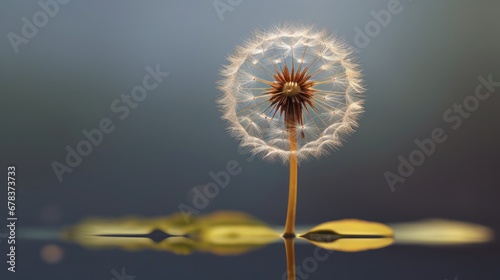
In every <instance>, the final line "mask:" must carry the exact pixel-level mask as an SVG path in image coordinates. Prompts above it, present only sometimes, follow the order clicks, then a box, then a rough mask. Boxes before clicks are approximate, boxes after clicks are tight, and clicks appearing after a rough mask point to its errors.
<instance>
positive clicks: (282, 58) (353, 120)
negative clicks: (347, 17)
mask: <svg viewBox="0 0 500 280" xmlns="http://www.w3.org/2000/svg"><path fill="white" fill-rule="evenodd" d="M227 60H228V64H227V65H224V66H223V69H222V70H221V76H222V79H221V80H220V81H219V89H220V90H221V91H222V92H223V93H224V94H223V96H222V97H221V98H220V99H219V100H218V102H219V104H220V106H221V111H222V113H223V119H225V120H226V121H227V127H228V131H229V132H230V134H231V135H233V136H234V137H235V138H237V139H238V140H239V142H240V145H241V146H242V147H244V148H246V149H248V150H249V151H250V152H252V153H253V154H256V155H260V156H261V157H262V158H264V159H269V160H279V161H280V162H282V163H285V164H287V163H290V195H289V205H288V216H287V225H286V229H285V235H294V229H293V228H294V224H295V204H296V187H297V186H296V184H297V165H298V161H302V160H306V159H309V158H319V157H321V156H323V155H326V154H329V152H331V151H332V150H334V149H335V148H338V147H339V146H341V145H342V142H343V141H344V140H345V138H346V136H348V135H349V134H351V133H352V132H354V128H355V127H356V126H357V119H358V117H359V116H360V114H361V113H362V112H363V99H362V93H363V92H364V91H365V89H364V87H363V82H362V79H361V71H360V68H359V66H358V65H357V64H356V62H355V59H354V57H353V54H352V51H351V49H350V47H349V46H348V45H346V44H345V43H343V42H342V41H341V40H339V39H338V37H336V36H333V35H329V34H328V33H327V32H326V31H325V30H318V29H316V28H315V27H314V26H299V25H296V24H285V25H278V26H275V27H273V28H271V29H270V30H259V31H256V32H255V34H254V35H253V36H252V38H251V39H249V40H248V41H247V42H246V43H245V44H244V45H243V46H238V47H237V48H236V50H235V51H234V53H233V54H231V55H230V56H229V57H228V58H227Z"/></svg>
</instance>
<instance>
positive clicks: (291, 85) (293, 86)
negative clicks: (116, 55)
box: [281, 82, 300, 97]
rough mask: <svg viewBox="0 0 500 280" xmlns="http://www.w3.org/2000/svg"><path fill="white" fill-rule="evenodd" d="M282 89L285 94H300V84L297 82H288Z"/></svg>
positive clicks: (289, 95)
mask: <svg viewBox="0 0 500 280" xmlns="http://www.w3.org/2000/svg"><path fill="white" fill-rule="evenodd" d="M281 90H282V91H283V94H284V95H286V96H288V97H292V96H295V95H297V94H299V92H300V86H299V84H297V82H286V83H285V84H284V85H283V87H282V89H281Z"/></svg>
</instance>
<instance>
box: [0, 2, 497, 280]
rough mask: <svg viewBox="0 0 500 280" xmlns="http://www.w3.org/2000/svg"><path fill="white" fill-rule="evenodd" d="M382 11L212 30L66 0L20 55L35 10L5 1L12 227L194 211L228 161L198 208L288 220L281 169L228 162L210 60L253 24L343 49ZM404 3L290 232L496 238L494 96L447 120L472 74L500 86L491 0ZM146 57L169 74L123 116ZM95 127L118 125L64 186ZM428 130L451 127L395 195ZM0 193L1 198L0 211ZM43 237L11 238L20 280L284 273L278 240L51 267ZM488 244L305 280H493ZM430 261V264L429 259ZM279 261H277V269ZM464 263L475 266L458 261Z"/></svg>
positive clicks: (359, 262) (177, 7)
mask: <svg viewBox="0 0 500 280" xmlns="http://www.w3.org/2000/svg"><path fill="white" fill-rule="evenodd" d="M387 3H388V1H369V0H365V1H348V0H342V1H327V0H324V1H319V0H317V1H285V0H281V1H261V0H259V1H250V0H246V1H244V2H243V3H241V4H240V5H238V6H237V7H235V8H234V11H232V12H226V13H224V20H223V21H221V20H220V18H219V16H218V15H217V12H216V10H215V9H214V6H213V4H212V2H210V1H158V0H157V1H153V0H151V1H78V0H73V1H71V2H70V3H68V4H67V5H64V6H61V10H60V11H59V13H58V14H57V15H56V16H55V17H54V18H50V20H49V22H48V24H47V25H46V26H45V27H43V28H40V30H39V32H38V34H37V35H36V36H35V37H34V38H32V39H30V41H29V43H28V44H23V45H21V46H20V47H19V48H20V51H19V53H18V54H16V53H15V52H14V50H13V48H12V46H11V44H10V43H9V40H8V38H7V34H8V33H9V32H15V33H17V34H20V33H21V27H22V24H23V23H22V21H21V18H22V17H24V16H25V17H28V18H30V19H31V17H32V15H33V13H35V12H36V11H38V10H40V7H39V6H38V5H37V4H36V2H35V1H2V2H1V3H0V35H1V36H2V37H1V39H0V56H1V57H0V96H1V101H0V114H1V118H0V127H1V129H2V132H1V136H2V137H1V138H0V143H1V148H0V153H1V154H0V162H1V165H0V166H3V167H4V168H5V166H6V165H7V164H10V163H14V164H16V165H17V168H18V188H19V191H18V194H17V203H18V217H19V219H20V221H19V223H18V224H19V227H21V226H24V227H37V226H57V225H64V224H72V223H76V222H77V221H79V220H80V219H82V218H85V217H87V216H105V217H119V216H124V215H130V214H136V215H143V216H158V215H166V214H170V213H173V212H175V211H177V209H178V205H179V204H180V203H188V204H189V203H190V201H191V196H190V191H191V189H192V188H193V187H195V186H197V185H202V184H205V183H207V182H210V181H211V178H210V176H209V175H208V174H209V172H210V171H215V172H217V171H220V170H223V169H224V167H225V165H226V163H227V162H228V161H229V160H236V161H238V162H239V163H240V164H241V166H242V168H243V172H242V173H241V174H240V175H238V176H235V177H232V178H231V183H230V185H229V186H228V187H227V188H225V189H224V190H223V191H221V193H220V195H219V196H217V197H216V198H215V199H213V200H212V201H211V202H210V204H209V206H208V207H207V208H206V209H204V210H203V213H209V212H211V211H215V210H220V209H232V210H239V211H244V212H247V213H250V214H252V215H254V216H256V217H258V218H261V219H263V220H265V221H266V222H268V223H270V224H276V225H279V224H283V223H284V219H285V211H286V202H287V201H286V199H287V182H288V174H287V173H288V169H287V167H285V166H282V165H280V164H272V163H268V162H264V161H261V160H258V159H255V160H253V161H252V162H247V161H246V158H247V157H248V155H245V154H240V153H239V152H238V147H237V143H236V142H235V141H234V140H233V139H231V137H230V136H229V135H228V133H226V132H225V129H224V123H223V122H222V121H221V120H220V113H219V111H218V109H217V106H216V103H215V100H216V99H217V97H218V96H219V95H220V92H219V91H218V90H217V89H216V86H215V83H216V81H217V79H218V71H219V69H220V66H221V65H222V64H223V63H225V59H224V58H225V56H226V55H227V54H228V53H229V52H230V51H231V50H232V49H233V48H234V46H236V45H237V44H240V43H242V42H243V40H244V38H245V37H248V36H249V35H250V34H251V32H252V30H254V29H255V28H257V27H263V28H267V27H269V26H272V25H273V24H276V23H282V22H285V21H287V20H288V21H297V22H303V23H310V24H315V25H318V26H320V27H326V28H327V29H328V30H329V31H330V32H337V33H339V35H341V36H342V37H343V38H344V39H345V40H346V41H347V42H348V43H350V44H353V43H354V40H353V38H354V36H355V31H354V28H355V27H356V26H357V27H360V28H364V26H365V25H366V24H367V23H368V22H369V21H371V20H373V18H372V16H371V15H370V11H372V10H374V11H379V10H382V9H386V8H387ZM401 5H402V6H403V11H402V12H401V13H400V14H398V15H394V16H393V18H392V20H391V22H390V24H389V25H388V26H387V27H385V28H383V29H382V30H381V32H380V34H379V35H378V36H376V37H375V38H373V39H372V41H371V43H370V44H369V46H367V47H366V48H364V49H362V51H361V53H360V54H359V63H360V64H361V65H362V66H363V72H364V75H365V82H366V85H367V88H368V90H367V92H366V113H365V114H364V115H363V117H362V119H361V120H360V127H359V129H358V130H357V132H356V133H355V134H354V135H352V136H351V137H350V138H349V140H348V141H347V142H346V144H345V145H344V146H343V147H342V148H341V149H340V150H338V151H337V152H335V153H334V154H333V155H331V156H329V157H326V158H323V159H321V160H314V161H310V162H306V163H303V164H301V166H300V170H299V201H298V217H297V222H298V223H299V224H318V223H321V222H324V221H329V220H336V219H341V218H347V217H354V218H360V219H368V220H375V221H380V222H397V221H409V220H415V219H420V218H427V217H441V218H449V219H458V220H465V221H471V222H475V223H480V224H485V225H488V226H490V227H494V228H497V229H500V225H499V223H498V213H499V211H500V206H499V203H498V195H499V194H500V189H499V188H498V182H499V175H498V174H499V172H498V167H499V159H498V156H499V154H500V148H499V145H498V143H499V142H500V133H499V130H498V121H499V120H500V114H499V113H498V108H499V105H500V98H499V97H498V94H499V93H500V89H498V90H497V92H496V93H494V94H493V95H492V97H491V98H489V99H488V100H487V101H485V102H482V103H481V104H480V107H479V109H478V110H477V111H475V112H474V113H472V115H471V117H470V118H469V119H466V120H464V123H463V125H462V126H461V127H460V128H459V129H458V130H452V129H450V125H449V124H448V123H446V122H445V121H444V120H443V117H442V115H443V113H444V112H445V111H446V110H447V109H449V108H450V107H451V106H452V105H453V104H454V103H462V101H463V99H464V98H465V97H467V96H469V95H471V94H473V93H474V90H475V88H476V85H477V84H478V80H477V77H478V76H480V75H482V76H485V77H487V76H488V75H489V74H493V77H494V80H500V68H499V65H500V51H499V50H500V36H499V34H500V20H499V17H498V12H499V11H500V2H498V1H494V0H491V1H486V0H482V1H466V0H463V1H454V0H448V1H408V0H405V1H402V2H401ZM156 64H160V65H161V68H162V70H163V71H166V72H169V73H170V76H169V77H168V78H166V80H165V81H164V82H163V83H162V84H161V85H160V86H159V87H158V88H157V89H155V90H154V91H153V92H151V93H150V94H149V95H148V97H147V98H146V99H145V100H144V101H143V102H141V103H140V104H139V106H138V108H136V109H135V110H132V111H131V114H130V115H129V116H128V118H126V119H125V120H123V121H120V120H118V118H117V114H115V113H113V112H112V111H111V110H110V104H111V102H112V101H113V100H115V99H116V98H119V97H120V95H121V94H122V93H130V90H131V89H132V88H133V87H134V86H136V85H139V84H140V83H141V81H142V78H143V76H144V75H145V73H146V72H145V70H144V68H145V67H146V66H148V65H151V66H155V65H156ZM105 117H108V118H110V119H112V120H113V122H114V123H115V125H116V129H115V131H114V132H112V133H111V134H108V135H106V136H105V138H104V141H103V143H102V144H101V145H100V146H99V147H97V148H94V150H93V152H92V153H91V154H90V155H89V156H88V157H85V158H84V160H83V162H82V164H81V165H80V166H78V167H77V168H75V170H74V172H73V173H71V174H65V175H64V181H63V182H59V181H58V180H57V178H56V176H55V174H54V172H53V170H52V167H51V163H52V162H53V161H59V162H63V161H64V157H65V155H66V151H65V146H67V145H70V146H72V147H75V146H76V144H77V143H78V142H79V141H80V140H82V139H84V137H83V135H82V134H81V131H82V130H83V129H93V128H96V127H97V126H98V123H99V121H100V120H101V119H102V118H105ZM437 127H441V128H443V129H445V131H446V132H447V134H448V140H447V141H446V142H445V143H444V144H440V145H439V146H438V147H437V149H436V152H435V153H434V154H433V155H432V156H431V157H429V158H427V159H426V161H425V163H424V164H423V165H422V166H420V167H418V168H417V169H416V171H415V173H414V174H413V175H412V176H411V177H409V178H408V179H407V180H406V182H404V183H403V184H398V185H397V186H396V192H394V193H392V192H391V191H390V189H389V187H388V185H387V183H386V181H385V179H384V176H383V173H384V172H385V171H392V172H395V170H396V168H397V165H398V159H397V157H398V155H403V156H405V157H407V156H408V154H409V153H410V152H411V151H412V150H413V149H415V144H414V143H413V141H414V140H415V139H417V138H418V139H423V138H427V137H429V136H430V134H431V131H432V130H433V129H434V128H437ZM2 189H3V188H2ZM5 195H6V191H5V190H2V191H1V192H0V197H1V198H2V199H1V200H2V201H1V209H4V208H5V207H4V203H5ZM44 209H57V211H55V212H58V213H59V210H60V218H57V217H56V218H50V219H47V218H43V215H42V213H44ZM1 211H2V212H3V211H4V210H1ZM49 212H50V211H49ZM56 216H58V215H56ZM2 217H3V215H2ZM42 245H43V244H38V243H32V242H30V241H26V243H21V245H20V248H21V249H19V250H22V256H20V257H19V259H18V261H19V267H18V269H19V270H20V271H22V272H21V273H24V274H21V273H19V274H18V275H21V276H20V277H26V278H20V279H31V278H30V277H29V276H28V275H29V273H30V271H31V272H32V273H36V275H38V273H41V274H40V275H50V277H49V278H51V279H63V278H64V279H67V278H71V275H73V274H72V273H74V272H75V271H76V272H78V274H81V275H82V277H83V278H82V279H106V278H111V275H110V274H109V273H108V272H109V271H110V270H111V269H112V268H114V267H121V266H126V267H127V271H129V270H130V271H131V272H132V273H133V272H135V275H136V276H137V278H136V279H137V280H142V279H167V278H168V279H171V278H170V277H167V276H166V275H168V274H171V275H174V276H173V277H172V279H198V278H199V277H202V276H203V277H205V278H206V279H229V278H231V279H235V278H238V279H255V278H257V277H259V278H265V279H278V277H281V271H283V270H280V269H281V268H282V267H283V266H284V259H282V257H283V256H282V255H283V252H281V249H282V248H281V247H279V246H275V247H272V248H271V249H266V250H268V252H269V253H267V254H264V253H262V252H260V254H253V255H252V254H250V255H245V256H242V257H241V258H239V259H238V258H235V259H228V258H226V259H218V258H210V257H208V256H205V255H195V256H193V257H192V258H189V259H188V258H180V259H179V258H178V257H175V256H171V255H170V254H168V253H165V254H161V255H160V254H158V253H155V254H156V255H148V254H145V253H144V255H142V256H141V255H140V254H137V255H133V254H132V255H126V254H124V253H122V252H119V251H112V252H111V253H100V252H85V251H84V250H83V249H81V248H79V247H76V246H75V247H70V248H68V249H67V250H68V252H66V258H65V260H64V261H63V262H62V263H61V264H59V265H57V266H44V264H43V262H42V261H41V260H40V258H39V257H38V254H39V250H40V247H41V246H42ZM2 248H3V246H2ZM494 248H495V249H493V247H491V248H489V249H488V248H483V249H477V250H475V251H474V250H473V252H472V253H478V254H479V256H482V258H483V259H481V257H478V256H476V257H472V255H471V252H469V251H465V252H464V251H454V252H448V253H440V252H432V251H426V250H424V249H416V248H415V249H412V250H408V252H405V251H403V250H401V249H400V248H399V247H398V248H391V249H388V251H386V252H388V253H387V254H382V253H377V252H370V253H365V254H364V255H362V257H359V259H358V258H357V257H355V255H345V258H339V257H337V261H330V260H329V261H328V263H327V264H321V265H320V266H323V267H320V269H319V272H318V273H317V274H316V275H314V277H312V278H313V279H326V278H332V277H331V276H329V275H340V276H341V277H346V279H358V278H359V279H365V277H364V276H367V275H369V276H371V277H372V278H374V279H423V278H426V279H444V278H445V277H448V278H451V279H453V278H454V277H455V276H459V279H461V280H462V279H498V276H499V275H500V272H499V270H498V268H494V266H493V263H494V261H498V260H499V257H498V256H499V255H498V247H496V245H495V247H494ZM304 250H305V251H308V252H309V254H310V253H311V252H312V249H311V248H309V249H304ZM492 250H493V251H492ZM3 251H4V250H3V249H2V255H4V253H3ZM457 252H458V253H457ZM299 253H300V252H299ZM106 254H109V255H106ZM377 254H382V255H377ZM440 254H441V255H440ZM264 255H265V257H264ZM304 255H305V256H307V253H304ZM402 255H405V256H409V257H407V258H405V260H407V261H408V262H405V260H402V259H401V257H400V256H402ZM431 255H432V256H433V257H434V258H435V259H434V260H433V261H432V262H433V264H429V263H427V262H426V261H429V262H431V260H430V259H429V256H431ZM457 255H458V256H459V257H457ZM28 256H30V257H28ZM381 257H382V258H383V259H384V261H381V259H380V258H381ZM0 259H1V260H2V263H4V258H0ZM274 262H276V263H278V264H279V269H277V268H276V266H275V265H270V264H271V263H274ZM419 262H420V264H419ZM470 262H475V263H477V265H476V266H474V265H473V266H470V267H468V266H467V265H465V264H468V265H470ZM169 264H170V265H169ZM263 264H269V265H263ZM342 264H343V265H342ZM193 265H196V267H197V270H196V271H198V272H199V273H200V275H202V276H198V275H197V274H196V273H197V272H196V271H194V270H193V269H192V267H193ZM415 266H418V267H422V269H421V270H417V269H415V268H414V267H415ZM329 267H330V270H329ZM424 267H426V269H424ZM364 268H366V270H365V269H364ZM1 269H2V272H1V273H3V271H4V265H2V268H1ZM224 269H226V270H224ZM210 271H212V272H210ZM213 271H217V272H213ZM481 271H482V272H481ZM210 273H213V274H210ZM365 273H366V275H365ZM495 273H496V274H495ZM494 274H495V275H494ZM22 275H24V276H22ZM183 275H184V276H183ZM236 275H240V276H239V277H238V276H236ZM363 275H364V276H363ZM10 276H11V277H12V275H10ZM479 276H482V278H479ZM58 277H61V278H58ZM245 277H247V278H245ZM411 277H416V278H411ZM417 277H419V278H417ZM488 277H489V278H488ZM75 279H78V278H75Z"/></svg>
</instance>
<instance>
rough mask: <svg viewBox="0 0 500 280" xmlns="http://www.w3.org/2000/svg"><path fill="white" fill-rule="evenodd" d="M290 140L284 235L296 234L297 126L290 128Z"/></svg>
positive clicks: (292, 235)
mask: <svg viewBox="0 0 500 280" xmlns="http://www.w3.org/2000/svg"><path fill="white" fill-rule="evenodd" d="M288 134H289V135H288V138H289V141H290V151H291V152H292V153H290V184H289V188H288V192H289V193H288V211H287V215H286V224H285V233H284V235H283V236H284V237H294V236H295V213H296V209H297V165H298V163H297V155H296V154H295V151H296V150H297V131H296V130H295V127H293V128H292V129H288Z"/></svg>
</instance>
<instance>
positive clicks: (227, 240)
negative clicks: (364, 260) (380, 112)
mask: <svg viewBox="0 0 500 280" xmlns="http://www.w3.org/2000/svg"><path fill="white" fill-rule="evenodd" d="M39 233H40V234H41V236H40V238H42V239H45V237H46V233H45V232H44V231H39ZM29 237H30V238H36V234H33V231H32V232H31V233H30V235H29ZM62 238H63V239H65V240H67V241H70V242H75V243H78V244H80V245H81V246H84V247H87V248H93V249H105V248H121V249H123V250H128V251H136V250H159V251H168V252H172V253H175V254H190V253H193V252H196V251H197V252H206V253H212V254H216V255H224V256H229V255H239V254H243V253H246V252H249V251H251V250H255V249H257V248H259V247H263V246H265V245H268V244H272V243H278V242H282V241H284V244H285V251H286V263H287V278H288V279H289V280H292V279H296V274H297V268H296V264H295V248H294V246H295V242H296V241H302V242H298V243H297V244H307V243H309V244H313V245H315V246H317V247H319V248H322V249H325V250H329V251H343V252H359V251H365V250H374V249H381V248H384V247H387V246H390V245H391V244H395V245H398V244H416V245H448V246H449V245H464V244H476V243H487V242H490V241H492V240H493V231H492V230H491V229H489V228H487V227H484V226H481V225H476V224H471V223H464V222H456V221H449V220H428V221H420V222H411V223H401V224H393V225H391V226H387V225H384V224H381V223H376V222H367V221H362V220H354V219H347V220H340V221H331V222H326V223H323V224H320V225H318V226H315V227H313V228H311V229H310V230H306V231H305V232H304V233H302V234H298V235H297V237H296V238H288V237H287V238H282V237H281V229H278V230H277V229H273V228H272V227H270V226H268V225H266V224H265V223H263V222H262V221H259V220H257V219H255V218H254V217H252V216H249V215H247V214H244V213H239V212H229V211H224V212H216V213H213V214H210V215H204V216H199V217H196V218H195V219H192V221H190V222H189V223H186V222H185V220H184V219H183V218H182V216H181V215H180V214H175V215H172V216H167V217H160V218H150V219H147V218H139V217H129V218H121V219H100V218H99V219H88V220H85V221H83V222H81V223H79V224H77V225H75V226H71V227H68V228H66V229H64V230H63V231H62Z"/></svg>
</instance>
